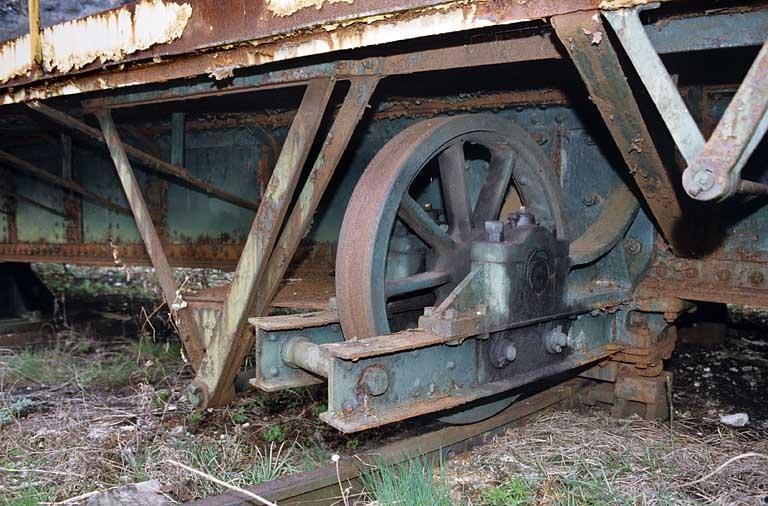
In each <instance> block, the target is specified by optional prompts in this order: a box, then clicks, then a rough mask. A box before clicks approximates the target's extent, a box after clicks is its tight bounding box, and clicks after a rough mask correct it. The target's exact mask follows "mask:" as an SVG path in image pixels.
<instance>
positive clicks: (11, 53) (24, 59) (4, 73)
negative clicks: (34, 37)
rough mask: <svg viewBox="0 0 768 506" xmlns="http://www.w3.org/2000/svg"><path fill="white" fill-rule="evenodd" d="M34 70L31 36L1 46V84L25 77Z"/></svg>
mask: <svg viewBox="0 0 768 506" xmlns="http://www.w3.org/2000/svg"><path fill="white" fill-rule="evenodd" d="M31 69H32V53H31V48H30V45H29V35H24V36H22V37H19V38H17V39H14V40H11V41H8V42H6V43H5V44H3V45H1V46H0V83H4V82H6V81H8V80H9V79H13V78H14V77H18V76H22V75H25V74H26V73H27V72H29V71H30V70H31Z"/></svg>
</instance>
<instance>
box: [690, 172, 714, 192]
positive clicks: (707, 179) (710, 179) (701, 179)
mask: <svg viewBox="0 0 768 506" xmlns="http://www.w3.org/2000/svg"><path fill="white" fill-rule="evenodd" d="M692 179H693V184H695V185H696V190H698V192H701V191H706V190H709V189H710V188H712V187H713V186H714V185H715V176H714V174H712V173H711V172H710V171H708V170H706V169H705V170H700V171H698V172H697V173H696V174H694V175H693V178H692ZM698 192H697V193H698Z"/></svg>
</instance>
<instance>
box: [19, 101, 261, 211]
mask: <svg viewBox="0 0 768 506" xmlns="http://www.w3.org/2000/svg"><path fill="white" fill-rule="evenodd" d="M28 105H29V107H30V108H31V109H32V110H34V111H37V112H39V113H40V114H42V115H43V116H45V117H46V118H48V119H49V120H51V121H53V122H54V123H57V124H59V125H60V126H63V127H65V128H69V129H72V130H75V131H76V132H79V133H81V134H83V135H85V136H86V137H89V138H91V139H93V140H95V141H97V142H102V143H104V144H108V142H107V140H106V139H105V137H104V135H103V134H102V132H100V131H99V130H98V129H96V128H93V127H91V126H89V125H87V124H85V123H83V122H82V121H79V120H78V119H76V118H73V117H72V116H69V115H68V114H65V113H63V112H61V111H59V110H57V109H54V108H52V107H49V106H47V105H45V104H43V103H42V102H30V103H29V104H28ZM123 146H124V147H123V149H125V152H126V154H127V155H128V156H130V157H131V158H133V159H135V160H138V161H139V162H141V164H142V166H143V167H146V168H147V169H149V170H152V171H154V172H158V173H160V174H163V175H165V176H170V177H173V178H176V179H178V180H180V181H183V182H184V183H185V184H186V185H188V186H190V187H192V188H193V189H194V190H196V191H199V192H203V193H206V194H208V195H212V196H214V197H216V198H219V199H221V200H224V201H225V202H229V203H231V204H234V205H236V206H239V207H242V208H244V209H250V210H252V211H255V210H256V209H258V204H256V203H255V202H251V201H250V200H246V199H244V198H242V197H239V196H237V195H235V194H233V193H231V192H228V191H225V190H222V189H221V188H218V187H216V186H214V185H212V184H211V183H209V182H208V181H205V180H203V179H200V178H198V177H195V176H193V175H191V174H190V173H189V171H187V170H186V169H185V168H183V167H177V166H176V165H173V164H170V163H168V162H166V161H164V160H161V159H159V158H157V157H154V156H152V155H150V154H148V153H146V152H144V151H142V150H140V149H138V148H135V147H133V146H130V145H128V144H123Z"/></svg>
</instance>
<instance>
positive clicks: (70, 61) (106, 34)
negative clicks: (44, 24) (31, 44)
mask: <svg viewBox="0 0 768 506" xmlns="http://www.w3.org/2000/svg"><path fill="white" fill-rule="evenodd" d="M191 15H192V7H191V6H190V5H189V4H186V3H185V4H176V3H165V2H163V1H162V0H148V1H143V2H139V3H138V4H136V8H135V11H134V13H133V15H131V13H130V11H129V10H128V9H125V8H123V9H118V10H115V11H109V12H106V13H104V14H103V15H99V16H90V17H88V18H85V19H80V20H74V21H69V22H67V23H62V24H60V25H55V26H52V27H50V28H47V29H46V30H44V31H43V66H44V68H45V70H46V71H47V72H51V71H53V70H54V69H56V70H58V71H60V72H68V71H70V70H73V69H79V68H82V67H84V66H85V65H87V64H89V63H91V62H93V61H96V60H97V59H98V60H99V61H101V62H102V63H106V62H108V61H119V60H121V59H122V58H123V57H124V56H125V55H127V54H131V53H135V52H136V51H140V50H142V49H147V48H149V47H151V46H153V45H155V44H162V43H166V42H170V41H172V40H175V39H177V38H179V37H181V34H182V32H183V31H184V28H185V27H186V26H187V22H188V21H189V18H190V16H191Z"/></svg>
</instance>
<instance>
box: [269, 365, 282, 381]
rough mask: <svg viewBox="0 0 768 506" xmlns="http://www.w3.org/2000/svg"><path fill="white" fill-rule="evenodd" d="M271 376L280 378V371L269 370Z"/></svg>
mask: <svg viewBox="0 0 768 506" xmlns="http://www.w3.org/2000/svg"><path fill="white" fill-rule="evenodd" d="M269 375H270V376H272V377H273V378H277V377H278V376H280V369H278V368H277V367H273V368H272V369H270V370H269Z"/></svg>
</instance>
